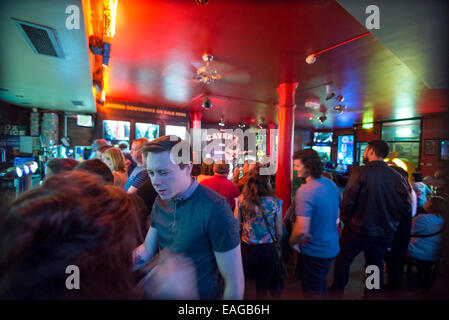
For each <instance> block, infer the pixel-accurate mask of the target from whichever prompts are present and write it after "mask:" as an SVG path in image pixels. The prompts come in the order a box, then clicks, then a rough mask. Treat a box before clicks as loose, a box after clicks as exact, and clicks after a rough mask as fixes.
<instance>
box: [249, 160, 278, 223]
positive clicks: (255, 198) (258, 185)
mask: <svg viewBox="0 0 449 320" xmlns="http://www.w3.org/2000/svg"><path fill="white" fill-rule="evenodd" d="M261 167H262V166H261V165H260V164H256V165H255V167H254V168H253V169H252V170H251V171H250V172H249V174H248V181H247V182H246V184H245V186H244V187H243V190H242V197H243V208H244V210H245V212H246V213H247V214H248V215H249V216H250V217H252V216H254V215H255V214H256V211H255V206H259V207H260V197H268V196H273V195H274V192H273V188H272V186H271V176H270V175H261V174H260V168H261Z"/></svg>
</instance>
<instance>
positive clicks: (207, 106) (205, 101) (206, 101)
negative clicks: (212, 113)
mask: <svg viewBox="0 0 449 320" xmlns="http://www.w3.org/2000/svg"><path fill="white" fill-rule="evenodd" d="M201 106H202V107H203V108H204V109H210V108H212V102H211V101H210V99H209V97H207V96H206V97H204V98H203V102H202V103H201Z"/></svg>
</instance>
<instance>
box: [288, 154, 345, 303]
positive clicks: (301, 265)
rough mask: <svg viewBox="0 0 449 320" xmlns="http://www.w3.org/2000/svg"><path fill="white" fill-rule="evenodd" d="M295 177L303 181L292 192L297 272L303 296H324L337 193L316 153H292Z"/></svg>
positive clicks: (333, 252)
mask: <svg viewBox="0 0 449 320" xmlns="http://www.w3.org/2000/svg"><path fill="white" fill-rule="evenodd" d="M293 166H294V169H295V171H296V172H297V174H298V177H301V178H304V179H305V181H306V183H305V184H304V185H302V186H301V187H300V188H299V189H298V191H297V192H296V196H295V200H294V201H295V202H294V214H295V215H296V219H295V223H294V225H293V229H292V234H291V236H290V244H291V245H292V246H298V247H299V253H298V264H297V275H298V276H299V279H300V280H301V284H302V291H303V293H304V296H305V297H306V298H321V299H323V298H326V297H327V292H328V290H327V285H326V275H327V273H328V272H329V268H330V265H331V263H332V261H333V260H334V259H335V257H336V256H337V254H338V253H339V251H340V245H339V239H338V229H337V219H338V213H339V206H340V193H339V192H338V189H337V186H336V185H335V183H334V182H333V181H332V180H331V179H329V178H326V177H324V175H322V172H323V171H322V165H321V161H320V156H319V155H318V153H317V152H316V151H315V150H312V149H304V150H300V151H297V152H295V154H294V155H293Z"/></svg>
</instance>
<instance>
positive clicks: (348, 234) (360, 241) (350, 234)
mask: <svg viewBox="0 0 449 320" xmlns="http://www.w3.org/2000/svg"><path fill="white" fill-rule="evenodd" d="M392 241H393V237H391V238H379V237H370V236H365V235H363V234H361V233H357V232H354V231H352V230H351V229H350V228H349V227H346V228H343V232H342V237H341V240H340V254H339V255H338V256H337V259H336V260H335V269H334V284H333V285H332V290H333V291H335V297H336V298H341V296H342V295H343V290H344V288H345V286H346V284H347V283H348V281H349V270H350V268H351V264H352V262H353V261H354V258H355V257H356V256H357V255H358V254H359V253H360V252H362V251H363V252H364V254H365V263H366V266H369V265H375V266H377V267H378V268H379V271H380V288H382V284H383V267H384V264H383V258H384V256H385V253H386V252H387V249H388V247H390V245H391V243H392ZM363 285H365V283H364V284H363ZM375 291H377V292H378V290H375V289H373V290H370V291H369V292H368V291H367V290H366V288H365V294H368V293H375Z"/></svg>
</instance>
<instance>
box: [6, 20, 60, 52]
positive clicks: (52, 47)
mask: <svg viewBox="0 0 449 320" xmlns="http://www.w3.org/2000/svg"><path fill="white" fill-rule="evenodd" d="M12 21H13V22H14V24H15V25H16V26H17V28H18V29H19V31H20V33H21V34H22V36H23V37H24V38H25V40H26V42H27V43H28V44H29V45H30V47H31V49H33V51H34V52H35V53H37V54H43V55H46V56H52V57H58V58H63V55H62V50H61V48H60V47H59V44H58V39H57V38H56V32H55V30H54V29H52V28H50V27H44V26H40V25H37V24H33V23H30V22H26V21H20V20H17V19H12Z"/></svg>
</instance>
